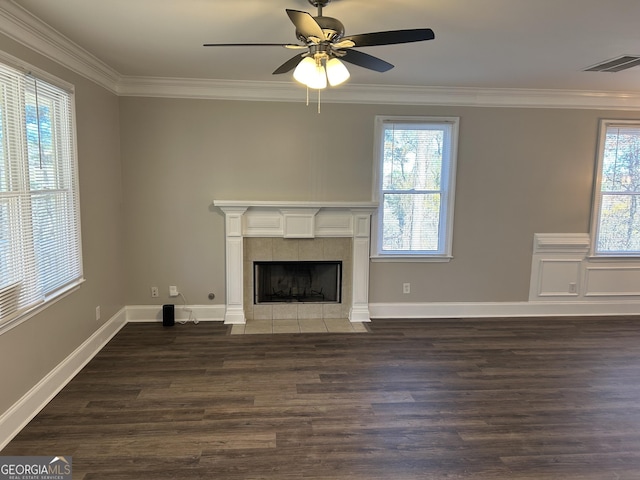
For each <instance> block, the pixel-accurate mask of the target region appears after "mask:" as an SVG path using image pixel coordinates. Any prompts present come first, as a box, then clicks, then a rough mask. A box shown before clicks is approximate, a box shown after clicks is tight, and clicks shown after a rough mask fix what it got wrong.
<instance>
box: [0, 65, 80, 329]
mask: <svg viewBox="0 0 640 480" xmlns="http://www.w3.org/2000/svg"><path fill="white" fill-rule="evenodd" d="M81 279H82V255H81V240H80V214H79V197H78V179H77V161H76V153H75V134H74V122H73V97H72V94H71V93H70V92H68V91H66V90H64V89H61V88H59V87H57V86H55V85H52V84H50V83H48V82H45V81H43V80H41V79H38V78H35V77H33V76H31V75H26V74H24V73H23V72H20V71H18V70H16V69H13V68H11V67H8V66H5V65H1V64H0V325H2V324H5V323H7V322H9V321H11V320H12V319H14V318H16V317H18V316H19V315H21V314H22V313H24V312H26V311H28V310H30V309H32V308H33V307H34V306H36V305H38V304H40V303H42V302H45V301H47V300H49V299H50V298H52V297H55V296H56V294H57V293H59V292H61V291H63V290H65V289H66V288H67V287H69V286H71V285H73V284H75V283H77V282H79V281H80V280H81Z"/></svg>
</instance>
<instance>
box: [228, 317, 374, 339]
mask: <svg viewBox="0 0 640 480" xmlns="http://www.w3.org/2000/svg"><path fill="white" fill-rule="evenodd" d="M368 331H369V330H367V327H366V326H365V324H364V323H360V322H350V321H349V320H348V319H346V318H324V319H322V318H306V319H302V318H300V319H273V320H247V323H246V324H244V325H232V327H231V332H230V333H231V335H254V334H255V335H257V334H277V333H367V332H368Z"/></svg>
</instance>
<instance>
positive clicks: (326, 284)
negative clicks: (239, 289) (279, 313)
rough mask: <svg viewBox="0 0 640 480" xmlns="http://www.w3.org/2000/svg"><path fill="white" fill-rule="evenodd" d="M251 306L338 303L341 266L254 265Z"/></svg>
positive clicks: (336, 263) (311, 263)
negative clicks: (252, 302) (263, 304)
mask: <svg viewBox="0 0 640 480" xmlns="http://www.w3.org/2000/svg"><path fill="white" fill-rule="evenodd" d="M253 272H254V273H253V291H254V292H253V293H254V303H255V304H256V305H257V304H262V303H283V302H285V303H290V302H299V303H340V301H341V295H340V293H341V291H342V288H341V284H342V262H340V261H312V260H310V261H288V262H253Z"/></svg>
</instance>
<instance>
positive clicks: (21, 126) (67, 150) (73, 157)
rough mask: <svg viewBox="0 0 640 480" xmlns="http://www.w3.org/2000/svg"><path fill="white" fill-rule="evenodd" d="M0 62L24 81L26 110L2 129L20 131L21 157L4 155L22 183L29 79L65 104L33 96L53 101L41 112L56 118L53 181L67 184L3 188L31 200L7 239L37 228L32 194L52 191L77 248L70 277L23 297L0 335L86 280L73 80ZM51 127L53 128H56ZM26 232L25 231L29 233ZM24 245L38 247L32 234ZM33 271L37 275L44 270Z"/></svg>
mask: <svg viewBox="0 0 640 480" xmlns="http://www.w3.org/2000/svg"><path fill="white" fill-rule="evenodd" d="M0 64H2V66H3V67H5V68H6V69H8V70H13V73H12V75H16V76H20V77H21V78H22V80H21V81H20V82H21V83H20V85H21V86H20V87H19V92H18V93H19V95H20V96H21V99H20V100H18V101H19V102H21V103H20V104H21V105H22V108H23V109H25V110H24V111H22V112H21V113H20V116H19V117H18V121H17V122H14V121H12V123H11V124H10V125H9V124H7V125H9V126H7V127H6V128H12V129H18V130H21V131H22V133H20V143H19V144H18V145H19V147H20V149H22V153H21V155H19V156H18V158H19V159H18V160H15V159H12V157H15V155H12V157H7V159H6V161H7V165H14V166H15V165H17V166H18V168H19V169H22V170H24V174H21V179H18V181H19V182H21V184H24V182H25V181H28V179H29V173H28V171H27V170H28V169H29V157H28V153H27V152H28V148H29V147H28V145H27V142H28V141H27V133H26V132H27V113H26V105H27V102H26V100H25V98H26V96H28V95H32V94H33V91H31V92H29V91H28V90H29V88H30V86H29V85H27V84H28V83H30V82H33V85H35V84H36V83H38V82H41V83H39V85H41V86H43V87H44V88H45V90H49V89H50V91H51V92H53V94H55V95H58V96H60V98H62V97H63V96H64V97H65V98H64V104H63V103H56V102H57V101H56V100H55V99H53V98H48V97H47V93H46V92H45V91H40V92H36V100H35V101H36V105H39V103H38V102H39V99H38V97H37V95H38V93H41V94H42V95H43V97H42V98H43V100H44V99H47V101H48V102H49V101H50V102H53V103H50V105H51V107H50V108H48V109H47V108H45V110H47V111H48V112H50V113H48V114H47V117H46V118H47V120H50V121H52V120H53V119H54V118H55V121H56V123H55V125H54V124H51V127H52V130H51V135H52V138H51V141H52V142H54V144H55V145H54V144H51V146H53V147H54V150H56V152H57V153H55V159H54V160H53V162H54V163H53V165H54V166H53V171H55V172H57V173H56V176H55V181H56V182H60V181H63V182H65V183H64V184H60V183H57V184H56V188H55V189H50V188H46V189H44V190H34V189H32V188H31V187H26V186H24V185H23V186H22V187H20V189H19V190H15V189H14V188H15V187H13V188H12V189H11V190H7V191H6V192H4V198H6V199H9V198H11V197H12V196H15V195H16V193H17V194H19V195H21V196H25V198H29V200H28V201H27V203H28V204H29V207H28V208H27V210H26V212H28V213H29V217H28V219H29V221H28V222H27V223H28V224H27V225H26V226H25V225H24V222H25V217H24V212H23V213H21V214H20V215H21V218H22V220H20V222H23V226H22V227H21V228H10V229H9V232H10V236H11V238H14V237H18V238H21V239H24V235H25V232H27V231H29V232H33V229H34V228H35V227H34V225H35V223H34V222H35V221H36V220H35V219H34V218H32V217H31V216H32V215H35V214H36V212H38V211H37V210H34V208H35V207H33V205H32V202H33V200H32V199H33V198H36V197H38V195H40V198H42V196H43V194H46V195H51V194H53V195H56V194H60V193H63V194H65V195H66V197H67V198H68V200H65V201H64V204H65V205H66V207H65V208H64V209H63V210H57V211H58V212H62V213H63V214H64V215H65V218H67V216H70V217H69V218H70V220H67V221H68V222H69V223H68V226H69V227H72V228H71V230H69V229H67V230H66V231H65V232H63V236H64V238H65V239H66V241H64V245H65V246H66V247H68V246H69V245H70V243H69V241H68V239H69V238H73V240H72V241H71V245H73V246H74V249H75V252H74V253H73V258H74V262H75V268H72V269H71V271H72V272H73V273H72V274H71V275H69V276H68V277H67V279H65V280H64V283H63V282H58V283H55V284H54V283H51V284H50V288H49V289H47V290H46V291H45V290H42V291H41V292H40V293H39V294H38V297H33V296H31V297H29V298H30V300H29V301H27V302H26V303H25V302H24V300H23V303H22V304H20V305H19V308H18V310H17V311H16V312H14V313H13V314H9V315H8V316H4V317H3V318H1V319H0V334H3V333H5V332H7V331H8V330H10V329H12V328H14V327H16V326H17V325H19V324H21V323H22V322H24V321H26V320H28V319H29V318H31V317H33V316H34V315H36V314H38V313H40V312H41V311H43V310H44V309H46V308H48V307H49V306H50V305H52V304H55V303H57V302H58V301H60V300H61V299H63V298H65V297H66V296H68V295H70V294H71V293H72V292H74V291H76V290H77V289H78V288H80V285H81V284H82V283H84V281H85V278H84V268H83V258H82V257H83V255H82V226H81V216H80V185H79V170H78V168H79V167H78V149H77V127H76V105H75V88H74V86H73V85H72V84H70V83H67V82H65V81H64V80H61V79H59V78H57V77H55V76H53V75H51V74H49V73H47V72H45V71H43V70H40V69H38V68H36V67H33V66H32V65H30V64H28V63H26V62H24V61H22V60H20V59H18V58H16V57H13V56H11V55H9V54H7V53H5V52H2V51H0ZM35 88H40V87H35ZM13 101H14V103H15V101H16V100H15V99H14V100H13ZM43 105H44V104H43ZM61 106H62V108H64V112H62V111H61V110H58V109H59V108H60V107H61ZM6 118H7V119H8V118H9V117H6ZM42 121H45V122H46V120H44V119H43V120H42ZM58 122H62V123H58ZM53 128H55V129H56V131H55V132H54V130H53ZM58 131H60V132H63V133H60V134H58V133H57V132H58ZM40 135H41V133H40V127H38V136H40ZM58 135H63V137H58ZM60 138H64V141H63V144H58V143H57V141H58V140H59V139H60ZM15 141H16V139H15V138H7V139H6V142H9V143H7V145H12V146H13V147H12V148H14V147H15V144H14V143H13V142H15ZM38 144H40V140H38ZM61 149H62V150H61ZM61 151H64V156H63V157H59V156H58V155H60V152H61ZM60 161H62V162H65V165H66V166H65V167H64V171H62V170H60V168H62V167H61V166H60V163H59V162H60ZM12 168H15V167H12ZM12 181H13V180H12ZM14 192H15V193H14ZM64 192H66V193H64ZM51 225H57V224H56V223H51ZM27 235H29V234H28V233H27ZM32 235H33V233H32ZM58 238H60V237H58ZM20 242H23V240H20ZM16 243H18V242H13V241H12V244H11V245H12V246H11V248H12V249H13V250H14V252H15V251H16V250H15V249H16V248H18V247H16V246H15V245H16ZM24 243H26V244H28V246H27V248H28V249H31V252H30V253H29V255H32V254H33V251H35V249H37V248H39V247H38V245H37V244H36V240H35V238H34V239H31V240H30V241H29V240H24ZM29 244H30V245H29ZM45 248H46V247H45ZM16 258H18V259H19V260H18V261H22V260H21V259H22V258H23V257H22V256H21V255H18V256H14V261H15V259H16ZM26 261H27V262H28V265H31V266H33V265H35V263H33V262H31V261H30V260H28V259H27V260H26ZM36 261H37V260H36ZM29 262H31V263H29ZM65 265H66V264H65ZM10 268H11V267H10ZM14 271H15V270H14ZM37 275H38V276H41V275H42V273H40V274H37ZM45 275H46V271H45ZM58 278H62V277H58ZM23 280H24V279H20V280H19V281H20V282H22V281H23ZM48 280H50V279H48ZM30 281H31V280H30ZM36 281H37V282H42V281H43V280H42V277H40V279H38V280H36ZM9 287H11V285H9ZM0 288H3V285H0ZM19 295H21V293H19ZM0 300H1V299H0Z"/></svg>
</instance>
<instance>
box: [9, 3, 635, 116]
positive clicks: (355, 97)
mask: <svg viewBox="0 0 640 480" xmlns="http://www.w3.org/2000/svg"><path fill="white" fill-rule="evenodd" d="M0 33H2V34H5V35H7V36H8V37H9V38H11V39H13V40H15V41H17V42H18V43H21V44H22V45H25V46H26V47H28V48H30V49H32V50H34V51H35V52H37V53H40V54H41V55H44V56H45V57H47V58H49V59H50V60H53V61H55V62H57V63H59V64H60V65H62V66H64V67H66V68H68V69H70V70H72V71H73V72H75V73H77V74H79V75H82V76H84V77H85V78H87V79H89V80H91V81H93V82H95V83H97V84H98V85H100V86H102V87H104V88H106V89H107V90H109V91H111V92H113V93H115V94H117V95H120V96H137V97H161V98H193V99H216V100H246V101H273V102H305V101H306V99H307V94H306V91H305V89H304V87H302V86H300V85H298V84H297V83H295V82H294V81H290V82H281V81H273V82H272V81H268V82H264V81H263V82H257V81H236V80H211V79H194V78H172V77H134V76H124V75H121V74H120V73H119V72H117V71H116V70H114V69H113V68H111V67H110V66H109V65H107V64H105V63H104V62H102V61H101V60H99V59H98V58H96V57H95V56H93V55H92V54H90V53H89V52H87V51H86V50H84V49H83V48H82V47H80V46H78V45H76V44H75V43H73V42H72V41H71V40H69V39H68V38H66V37H65V36H63V35H61V34H60V33H58V32H57V31H56V30H54V29H53V28H51V27H50V26H49V25H47V24H46V23H44V22H42V21H41V20H39V19H38V18H36V17H35V16H33V15H32V14H31V13H29V12H28V11H27V10H25V9H24V8H22V7H21V6H19V5H17V4H15V3H14V2H13V1H12V0H0ZM316 100H317V94H316V93H315V92H311V93H310V99H309V101H310V102H312V103H313V102H315V101H316ZM321 101H322V102H323V103H360V104H389V105H450V106H454V105H455V106H478V107H524V108H569V109H599V110H634V111H635V110H640V93H635V92H606V91H586V90H541V89H513V88H461V87H427V86H403V85H391V86H385V85H358V84H346V85H342V86H340V87H339V88H335V89H332V88H329V89H327V90H324V91H322V94H321Z"/></svg>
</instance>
